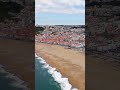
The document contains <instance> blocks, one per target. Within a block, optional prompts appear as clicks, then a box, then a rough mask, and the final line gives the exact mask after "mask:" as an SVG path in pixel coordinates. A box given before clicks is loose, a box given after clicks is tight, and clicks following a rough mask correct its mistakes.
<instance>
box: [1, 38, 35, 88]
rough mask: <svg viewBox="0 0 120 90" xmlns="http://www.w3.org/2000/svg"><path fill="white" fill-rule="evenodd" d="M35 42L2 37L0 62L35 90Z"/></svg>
mask: <svg viewBox="0 0 120 90" xmlns="http://www.w3.org/2000/svg"><path fill="white" fill-rule="evenodd" d="M34 59H35V58H34V43H33V42H25V41H19V40H9V39H0V64H1V65H3V66H4V68H5V70H6V71H8V72H10V73H13V74H15V75H16V76H18V77H19V78H20V79H21V80H23V81H25V83H26V84H27V85H28V87H29V88H30V90H34Z"/></svg>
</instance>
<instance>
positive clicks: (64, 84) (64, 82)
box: [35, 54, 78, 90]
mask: <svg viewBox="0 0 120 90" xmlns="http://www.w3.org/2000/svg"><path fill="white" fill-rule="evenodd" d="M35 57H36V58H37V59H39V60H40V61H39V62H40V63H42V64H43V68H47V69H48V73H49V74H51V75H52V77H53V78H54V80H55V81H56V82H58V83H59V84H60V86H61V89H62V90H78V89H77V88H73V87H72V85H71V84H70V83H69V80H68V78H63V77H62V75H61V73H60V72H58V71H56V68H53V67H51V66H50V65H49V64H47V63H46V62H45V60H44V59H42V58H41V57H39V56H37V55H36V54H35Z"/></svg>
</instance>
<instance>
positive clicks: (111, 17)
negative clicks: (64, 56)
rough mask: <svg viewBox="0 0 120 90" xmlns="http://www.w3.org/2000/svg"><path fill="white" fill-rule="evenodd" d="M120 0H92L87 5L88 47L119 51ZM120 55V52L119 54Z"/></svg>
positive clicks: (93, 49) (96, 49) (97, 49)
mask: <svg viewBox="0 0 120 90" xmlns="http://www.w3.org/2000/svg"><path fill="white" fill-rule="evenodd" d="M118 3H120V0H117V1H116V2H114V0H90V1H89V2H87V5H86V14H87V15H86V19H87V20H88V21H87V22H86V28H87V29H86V30H87V31H86V39H85V40H86V44H87V45H86V49H88V50H91V51H99V52H109V53H110V52H111V51H113V50H114V51H115V50H116V52H117V54H116V55H118V50H119V49H118V48H120V35H119V34H120V6H119V5H118ZM118 56H120V54H119V55H118Z"/></svg>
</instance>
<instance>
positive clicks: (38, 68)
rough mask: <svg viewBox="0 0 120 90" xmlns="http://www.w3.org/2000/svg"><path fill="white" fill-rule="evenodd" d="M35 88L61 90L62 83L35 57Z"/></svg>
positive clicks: (38, 89) (39, 89)
mask: <svg viewBox="0 0 120 90" xmlns="http://www.w3.org/2000/svg"><path fill="white" fill-rule="evenodd" d="M35 90H61V87H60V85H59V84H58V83H57V82H56V81H54V78H53V77H52V76H51V75H50V74H49V73H48V69H47V68H43V64H42V63H40V62H39V60H38V59H37V58H36V59H35Z"/></svg>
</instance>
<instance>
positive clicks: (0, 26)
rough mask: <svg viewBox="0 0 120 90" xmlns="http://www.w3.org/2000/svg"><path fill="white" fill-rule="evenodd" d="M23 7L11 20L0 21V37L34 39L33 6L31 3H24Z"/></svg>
mask: <svg viewBox="0 0 120 90" xmlns="http://www.w3.org/2000/svg"><path fill="white" fill-rule="evenodd" d="M17 1H20V0H17ZM23 7H24V8H23V9H22V10H21V11H20V13H17V14H16V13H15V14H14V17H12V19H11V20H8V19H5V20H4V22H0V37H1V38H11V39H20V40H34V28H35V26H34V7H33V6H32V5H31V4H30V5H29V4H25V5H24V6H23Z"/></svg>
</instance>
